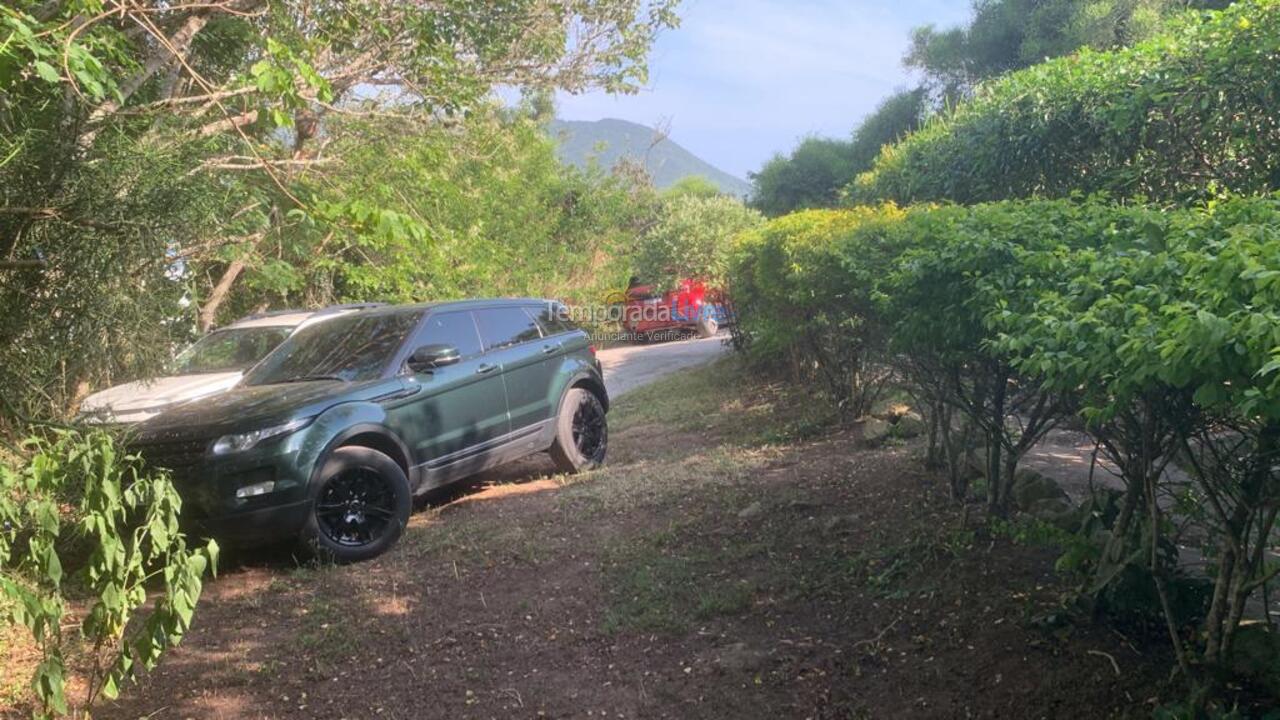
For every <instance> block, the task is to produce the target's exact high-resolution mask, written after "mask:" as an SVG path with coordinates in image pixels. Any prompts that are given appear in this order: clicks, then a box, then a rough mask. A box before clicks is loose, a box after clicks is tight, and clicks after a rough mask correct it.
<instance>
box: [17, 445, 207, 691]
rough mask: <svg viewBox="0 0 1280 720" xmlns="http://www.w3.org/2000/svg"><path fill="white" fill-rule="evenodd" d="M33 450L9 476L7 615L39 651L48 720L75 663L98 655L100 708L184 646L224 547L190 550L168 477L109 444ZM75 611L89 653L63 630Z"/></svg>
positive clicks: (93, 678) (93, 669) (35, 682)
mask: <svg viewBox="0 0 1280 720" xmlns="http://www.w3.org/2000/svg"><path fill="white" fill-rule="evenodd" d="M27 450H29V451H30V452H31V455H30V458H29V459H28V460H27V462H26V463H25V464H24V465H23V466H22V467H21V468H20V469H17V470H15V469H11V468H8V467H4V466H0V609H3V610H5V611H6V614H7V617H5V620H6V621H8V622H11V623H15V624H17V625H19V626H21V627H23V628H26V630H27V631H29V632H30V634H31V638H32V640H33V641H34V643H35V645H36V647H37V648H38V650H39V655H40V662H39V664H38V666H37V667H36V668H35V671H34V674H33V676H32V689H33V691H34V693H35V696H36V698H37V700H38V702H39V703H40V705H41V707H42V708H43V709H44V712H45V713H46V714H53V713H59V714H60V713H65V712H67V698H66V681H67V661H68V655H70V654H71V653H72V648H73V647H78V648H83V649H84V651H85V652H87V654H88V656H89V657H88V666H89V668H90V674H89V677H88V678H87V679H86V696H85V699H84V706H85V708H86V709H88V708H91V707H92V705H93V704H94V702H95V701H97V700H98V698H99V697H106V698H108V699H110V698H114V697H115V696H116V695H117V694H118V693H119V691H120V687H121V685H122V684H123V683H124V682H126V681H127V680H129V679H131V678H134V677H136V676H137V675H138V674H139V673H140V672H141V671H142V670H144V669H150V668H152V667H154V665H155V664H156V662H157V661H158V660H159V658H160V656H161V655H162V654H163V653H164V651H165V650H166V649H168V648H169V647H171V646H173V645H176V644H177V643H178V642H179V641H180V640H181V639H182V636H183V634H184V633H185V632H186V630H187V628H189V627H190V625H191V618H192V614H193V613H194V611H195V607H196V602H197V601H198V600H199V598H200V591H201V584H202V579H203V577H204V574H205V572H206V571H207V570H211V569H212V567H213V564H214V562H215V561H216V558H217V545H216V544H215V543H213V542H212V541H210V542H209V543H208V544H207V545H206V546H204V547H202V548H198V549H193V548H188V547H187V541H186V538H185V537H184V536H183V534H182V533H181V531H180V530H179V528H178V513H179V510H180V508H181V501H180V499H179V497H178V494H177V492H176V491H175V490H174V487H173V485H172V484H171V483H170V482H169V479H168V477H167V476H166V475H164V474H163V473H156V472H151V471H143V469H142V468H141V466H140V464H139V460H138V458H137V457H135V456H132V455H128V454H125V453H123V452H122V451H121V450H120V448H119V447H118V446H117V445H116V443H115V442H114V440H113V439H112V437H111V436H110V435H108V434H107V433H105V432H102V431H93V432H89V433H87V434H84V435H81V434H78V433H74V432H68V431H59V432H56V433H54V434H53V435H52V436H50V437H48V438H43V437H42V438H36V439H31V440H28V441H27ZM149 587H150V588H154V589H155V590H156V592H155V593H154V602H153V603H152V606H151V608H150V609H149V610H147V611H143V610H142V608H143V606H144V605H145V604H146V602H147V595H148V588H149ZM69 608H74V609H75V615H77V616H79V617H80V623H79V624H80V633H79V635H80V637H79V638H78V640H79V644H73V639H72V638H69V637H67V636H66V635H64V633H63V630H62V628H63V626H64V618H65V617H66V616H67V615H68V612H69Z"/></svg>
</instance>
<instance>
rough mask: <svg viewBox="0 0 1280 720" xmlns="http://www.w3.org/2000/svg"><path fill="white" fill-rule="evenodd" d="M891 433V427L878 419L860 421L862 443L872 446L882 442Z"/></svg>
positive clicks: (868, 418)
mask: <svg viewBox="0 0 1280 720" xmlns="http://www.w3.org/2000/svg"><path fill="white" fill-rule="evenodd" d="M891 432H893V426H892V425H890V424H889V423H888V422H886V421H884V420H881V419H880V418H876V417H865V418H863V419H862V441H863V442H865V443H868V444H872V445H874V444H878V443H880V442H883V441H884V439H885V438H887V437H889V433H891Z"/></svg>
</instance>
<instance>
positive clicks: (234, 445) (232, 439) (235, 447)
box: [213, 418, 312, 455]
mask: <svg viewBox="0 0 1280 720" xmlns="http://www.w3.org/2000/svg"><path fill="white" fill-rule="evenodd" d="M311 420H312V418H299V419H297V420H290V421H289V422H287V423H284V424H283V425H273V426H272V427H269V428H262V429H261V430H253V431H250V432H244V433H234V434H232V435H223V436H222V437H220V438H218V441H217V442H215V443H214V444H213V454H214V455H230V454H231V453H238V452H244V451H245V450H249V449H251V448H253V447H256V446H257V445H258V444H259V443H261V442H262V441H264V440H270V439H271V438H274V437H280V436H281V435H288V434H289V433H291V432H297V431H298V430H301V429H302V428H304V427H306V426H307V425H310V424H311Z"/></svg>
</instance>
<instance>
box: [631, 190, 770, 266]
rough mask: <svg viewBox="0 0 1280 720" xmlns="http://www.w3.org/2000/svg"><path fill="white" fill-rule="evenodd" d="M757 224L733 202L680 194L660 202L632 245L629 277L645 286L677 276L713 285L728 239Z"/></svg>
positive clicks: (754, 214) (758, 219)
mask: <svg viewBox="0 0 1280 720" xmlns="http://www.w3.org/2000/svg"><path fill="white" fill-rule="evenodd" d="M760 222H761V217H760V213H758V212H756V211H755V210H752V209H750V208H747V207H746V206H744V205H743V204H742V203H741V202H739V201H738V200H737V199H736V198H732V197H727V196H724V195H718V196H715V197H705V196H701V197H700V196H698V195H690V194H681V195H676V196H674V197H669V198H667V199H665V200H664V201H663V203H662V206H661V207H660V208H659V209H658V214H657V219H656V221H655V222H654V225H653V227H650V228H649V229H648V230H646V231H645V232H644V234H642V235H641V236H640V238H639V239H638V241H637V250H636V257H635V260H634V270H635V273H636V274H637V275H638V276H639V277H640V278H641V279H642V280H644V281H645V282H646V283H657V284H658V285H660V286H667V287H670V286H673V285H674V284H675V283H676V281H678V280H680V279H682V278H689V277H693V278H701V279H704V280H708V281H710V282H713V283H716V284H719V283H720V282H721V281H722V280H723V279H724V274H725V269H726V265H727V264H728V258H729V252H730V248H731V247H732V243H733V239H734V237H735V236H737V235H738V234H739V233H741V232H743V231H745V230H750V229H752V228H754V227H756V226H757V225H759V224H760Z"/></svg>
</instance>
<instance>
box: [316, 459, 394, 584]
mask: <svg viewBox="0 0 1280 720" xmlns="http://www.w3.org/2000/svg"><path fill="white" fill-rule="evenodd" d="M311 500H312V502H311V513H310V515H308V517H307V524H306V525H305V526H304V527H303V530H302V532H303V537H302V539H303V542H304V543H306V544H307V545H308V546H309V547H310V548H311V549H312V550H314V551H315V553H316V555H318V556H319V557H321V558H322V559H326V560H332V561H334V562H338V563H349V562H359V561H361V560H368V559H369V558H372V557H375V556H377V555H381V554H382V553H383V552H385V551H386V550H387V549H388V548H390V547H391V546H392V545H394V544H395V542H396V540H398V539H399V538H400V534H401V533H402V532H404V528H405V525H407V524H408V522H409V512H410V510H411V509H412V495H411V493H410V491H409V479H408V478H407V477H405V474H404V470H401V469H400V466H399V465H397V464H396V461H395V460H392V459H391V458H390V457H387V456H386V455H385V454H383V453H380V452H378V451H377V450H372V449H370V448H365V447H343V448H338V449H337V450H335V451H333V454H332V455H330V456H329V459H328V460H326V461H325V463H324V466H323V467H322V468H321V470H320V475H319V481H318V482H316V483H314V486H313V488H312V496H311Z"/></svg>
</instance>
